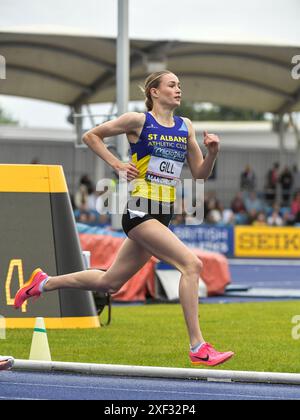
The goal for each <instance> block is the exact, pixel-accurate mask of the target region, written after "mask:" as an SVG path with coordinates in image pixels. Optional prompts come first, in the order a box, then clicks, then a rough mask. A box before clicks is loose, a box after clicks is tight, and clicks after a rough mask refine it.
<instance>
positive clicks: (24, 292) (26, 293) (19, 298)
mask: <svg viewBox="0 0 300 420" xmlns="http://www.w3.org/2000/svg"><path fill="white" fill-rule="evenodd" d="M47 277H48V274H46V273H44V272H43V270H41V269H40V268H37V269H36V270H34V272H33V273H32V274H31V277H30V279H29V280H28V282H27V283H26V284H24V286H23V287H22V288H21V289H20V290H19V291H18V293H17V294H16V297H15V308H16V309H19V308H20V307H21V306H22V305H23V303H24V302H25V301H26V300H27V299H29V298H32V297H34V298H36V299H38V298H39V297H40V296H41V292H40V289H39V287H40V284H41V283H42V281H44V280H46V278H47Z"/></svg>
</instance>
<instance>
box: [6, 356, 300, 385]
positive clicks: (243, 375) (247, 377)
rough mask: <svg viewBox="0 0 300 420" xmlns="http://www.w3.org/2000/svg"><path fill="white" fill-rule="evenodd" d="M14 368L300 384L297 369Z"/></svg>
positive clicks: (25, 364)
mask: <svg viewBox="0 0 300 420" xmlns="http://www.w3.org/2000/svg"><path fill="white" fill-rule="evenodd" d="M13 370H14V371H31V372H57V373H58V372H60V373H63V372H65V373H75V374H87V375H95V376H128V377H144V378H165V379H166V378H167V379H195V380H197V379H198V380H203V381H208V382H244V383H268V384H284V385H300V374H298V373H271V372H244V371H230V370H207V369H205V370H204V369H196V368H195V369H184V368H167V367H151V366H130V365H98V364H85V363H66V362H39V361H28V360H15V364H14V367H13Z"/></svg>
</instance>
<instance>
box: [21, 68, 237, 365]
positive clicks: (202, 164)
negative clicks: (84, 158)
mask: <svg viewBox="0 0 300 420" xmlns="http://www.w3.org/2000/svg"><path fill="white" fill-rule="evenodd" d="M144 92H145V97H146V107H147V110H148V112H146V113H137V112H129V113H126V114H124V115H122V116H121V117H119V118H118V119H116V120H113V121H109V122H106V123H104V124H102V125H100V126H98V127H96V128H94V129H92V130H90V131H88V132H87V133H86V134H85V135H84V136H83V141H84V142H85V143H86V144H87V145H88V146H89V147H90V149H91V150H92V151H93V152H94V153H96V155H97V156H99V157H100V158H101V159H103V160H104V161H105V162H106V163H107V164H108V165H110V166H111V167H112V168H113V169H114V170H115V172H117V173H118V174H120V175H121V173H122V174H124V173H125V174H126V180H127V181H128V182H130V184H131V186H132V187H133V188H132V190H131V196H130V199H129V201H128V202H127V205H126V208H125V211H124V214H123V218H122V225H123V229H124V232H125V233H126V236H127V238H126V240H125V241H124V243H123V245H122V247H121V249H120V251H119V253H118V255H117V257H116V260H115V261H114V263H113V264H112V266H111V267H110V269H109V270H108V271H106V272H102V271H98V270H88V271H83V272H77V273H72V274H67V275H62V276H56V277H50V276H48V274H46V273H45V272H43V271H42V270H41V269H37V270H35V271H34V272H33V273H32V275H31V277H30V279H29V281H28V282H27V284H25V286H24V287H23V288H22V289H20V290H19V292H18V293H17V295H16V298H15V307H16V308H20V307H21V306H22V304H23V303H24V302H25V301H26V300H27V299H28V298H31V297H35V298H36V297H39V296H40V295H41V294H42V293H46V292H51V291H54V290H58V289H66V288H73V289H74V288H75V289H82V290H91V291H100V292H106V293H107V292H108V293H112V294H113V293H116V292H117V291H118V290H120V289H121V287H122V286H123V285H124V284H125V283H126V282H127V281H128V280H129V279H131V278H132V277H133V276H134V275H135V274H136V273H137V272H138V271H139V270H140V269H141V268H142V267H143V266H144V265H145V264H146V263H147V261H149V260H150V259H151V257H152V256H155V257H156V258H158V259H159V260H162V261H165V262H167V263H168V264H171V265H172V266H174V267H175V268H176V269H178V270H179V271H180V272H181V274H182V276H181V280H180V286H179V294H180V302H181V305H182V308H183V313H184V317H185V321H186V325H187V330H188V334H189V338H190V353H189V356H190V360H191V363H192V364H194V365H206V366H216V365H219V364H221V363H224V362H226V361H227V360H229V359H231V358H232V357H233V355H234V353H233V352H225V353H220V352H218V351H216V350H215V349H214V348H213V347H212V346H211V345H210V344H209V343H207V342H206V341H205V340H204V338H203V335H202V332H201V329H200V325H199V298H198V291H199V277H200V273H201V270H202V267H203V265H202V262H201V261H200V260H199V258H198V257H197V256H196V255H195V254H194V253H193V252H192V251H191V250H190V249H189V248H188V247H187V246H186V245H185V244H183V243H182V242H181V241H180V240H179V238H177V236H175V234H174V233H173V232H172V231H171V230H170V229H169V224H170V221H171V219H172V217H173V214H174V203H175V200H176V184H177V182H178V179H179V178H180V175H181V171H182V168H183V165H184V162H185V159H186V158H187V161H188V164H189V167H190V169H191V172H192V175H193V178H194V179H203V180H207V179H208V178H209V176H210V175H211V173H212V170H213V167H214V164H215V161H216V158H217V155H218V152H219V149H220V144H219V138H218V137H217V136H216V135H213V134H208V133H207V132H205V133H204V144H205V146H206V148H207V150H208V153H207V156H206V158H205V160H204V158H203V155H202V152H201V149H200V147H199V145H198V143H197V140H196V135H195V129H194V127H193V125H192V123H191V121H190V120H189V119H187V118H180V117H178V116H174V111H175V110H176V108H177V107H178V106H179V105H180V103H181V97H182V92H181V85H180V81H179V79H178V77H177V76H176V75H175V74H174V73H172V72H170V71H163V72H158V73H154V74H151V75H150V76H149V77H148V78H147V79H146V81H145V87H144ZM120 134H126V135H127V139H128V141H129V144H130V148H131V162H130V163H123V162H121V161H120V160H119V159H117V158H116V157H115V156H114V155H113V154H112V153H111V152H110V151H109V150H108V149H107V148H106V146H105V144H104V139H105V138H108V137H114V136H117V135H120ZM135 203H136V206H135V205H134V204H135ZM153 205H154V206H153ZM137 206H141V208H142V210H143V211H140V210H138V209H137ZM153 208H154V209H155V211H153V210H152V209H153ZM157 209H158V211H157Z"/></svg>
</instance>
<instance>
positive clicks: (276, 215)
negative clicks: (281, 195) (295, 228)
mask: <svg viewBox="0 0 300 420" xmlns="http://www.w3.org/2000/svg"><path fill="white" fill-rule="evenodd" d="M268 225H269V226H283V225H284V221H283V218H282V217H281V214H280V205H279V204H277V203H275V204H274V205H273V211H272V214H271V216H269V217H268Z"/></svg>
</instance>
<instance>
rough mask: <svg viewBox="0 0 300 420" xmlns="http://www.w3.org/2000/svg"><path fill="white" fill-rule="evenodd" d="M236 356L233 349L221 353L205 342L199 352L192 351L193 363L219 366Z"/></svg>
mask: <svg viewBox="0 0 300 420" xmlns="http://www.w3.org/2000/svg"><path fill="white" fill-rule="evenodd" d="M233 356H234V353H233V352H232V351H229V352H226V353H220V352H218V351H216V350H215V349H214V348H213V346H212V345H211V344H209V343H205V344H204V345H203V346H202V347H201V348H200V350H199V351H198V352H197V353H192V352H190V359H191V362H192V364H193V365H205V366H217V365H221V364H222V363H225V362H227V361H228V360H230V359H231V358H232V357H233Z"/></svg>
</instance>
